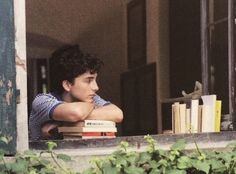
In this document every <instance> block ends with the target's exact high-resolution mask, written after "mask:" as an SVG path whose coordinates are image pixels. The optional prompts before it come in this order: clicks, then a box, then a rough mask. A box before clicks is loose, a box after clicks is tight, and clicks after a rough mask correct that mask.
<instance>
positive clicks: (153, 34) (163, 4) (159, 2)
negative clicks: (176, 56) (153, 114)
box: [146, 0, 170, 133]
mask: <svg viewBox="0 0 236 174" xmlns="http://www.w3.org/2000/svg"><path fill="white" fill-rule="evenodd" d="M146 6H147V63H151V62H156V66H157V67H156V71H157V76H156V78H157V80H156V81H157V85H156V86H157V91H156V93H157V114H158V117H157V127H158V132H159V133H161V132H162V113H161V100H163V99H165V98H169V91H170V89H169V86H170V84H169V83H170V82H169V78H170V77H169V71H170V70H169V0H165V1H163V0H152V1H148V0H147V1H146Z"/></svg>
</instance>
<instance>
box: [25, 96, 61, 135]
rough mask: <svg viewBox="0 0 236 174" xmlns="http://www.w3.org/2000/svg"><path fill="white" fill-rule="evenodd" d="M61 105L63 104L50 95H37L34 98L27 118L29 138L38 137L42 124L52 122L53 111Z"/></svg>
mask: <svg viewBox="0 0 236 174" xmlns="http://www.w3.org/2000/svg"><path fill="white" fill-rule="evenodd" d="M61 103H63V102H62V101H60V100H58V99H57V98H56V97H54V96H53V95H51V94H39V95H37V96H36V97H35V99H34V101H33V103H32V110H31V113H30V118H29V128H30V133H31V136H33V137H36V136H40V134H41V126H42V124H44V123H46V122H47V121H50V120H52V113H53V111H54V109H55V108H56V106H58V105H59V104H61ZM37 138H38V137H37Z"/></svg>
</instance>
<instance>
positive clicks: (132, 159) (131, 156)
mask: <svg viewBox="0 0 236 174" xmlns="http://www.w3.org/2000/svg"><path fill="white" fill-rule="evenodd" d="M137 158H138V154H137V153H130V154H129V156H128V157H127V158H126V160H127V161H128V162H130V164H135V163H136V161H137Z"/></svg>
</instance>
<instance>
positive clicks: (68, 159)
mask: <svg viewBox="0 0 236 174" xmlns="http://www.w3.org/2000/svg"><path fill="white" fill-rule="evenodd" d="M57 158H58V159H61V160H63V161H65V162H68V161H72V159H71V157H70V156H68V155H65V154H57Z"/></svg>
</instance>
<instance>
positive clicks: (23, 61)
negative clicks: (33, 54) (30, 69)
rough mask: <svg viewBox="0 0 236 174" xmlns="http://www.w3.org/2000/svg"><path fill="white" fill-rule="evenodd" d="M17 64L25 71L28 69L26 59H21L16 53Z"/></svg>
mask: <svg viewBox="0 0 236 174" xmlns="http://www.w3.org/2000/svg"><path fill="white" fill-rule="evenodd" d="M16 66H20V67H21V68H23V70H24V71H26V61H25V60H23V59H21V58H20V57H19V56H18V55H16Z"/></svg>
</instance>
